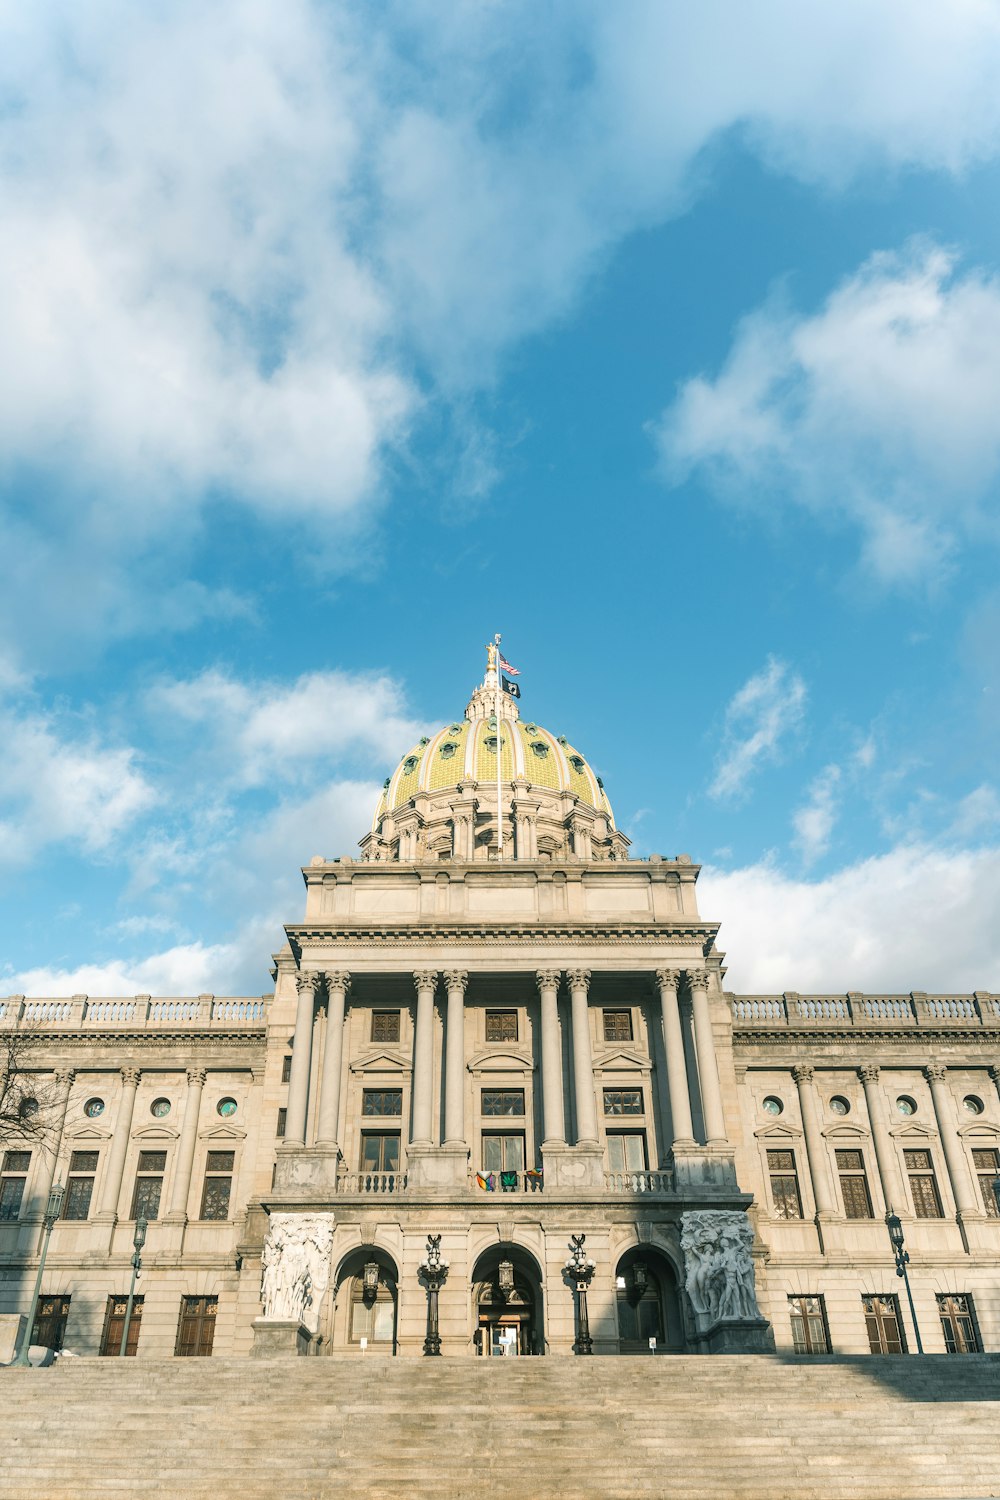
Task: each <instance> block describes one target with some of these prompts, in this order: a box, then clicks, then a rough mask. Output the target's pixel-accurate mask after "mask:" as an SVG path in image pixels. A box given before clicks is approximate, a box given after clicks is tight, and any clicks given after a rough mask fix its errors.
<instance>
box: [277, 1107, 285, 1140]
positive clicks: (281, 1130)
mask: <svg viewBox="0 0 1000 1500" xmlns="http://www.w3.org/2000/svg"><path fill="white" fill-rule="evenodd" d="M287 1121H288V1110H287V1109H279V1110H278V1124H277V1128H276V1129H275V1132H274V1133H275V1135H276V1136H277V1137H278V1140H279V1141H281V1140H284V1137H285V1125H286V1123H287Z"/></svg>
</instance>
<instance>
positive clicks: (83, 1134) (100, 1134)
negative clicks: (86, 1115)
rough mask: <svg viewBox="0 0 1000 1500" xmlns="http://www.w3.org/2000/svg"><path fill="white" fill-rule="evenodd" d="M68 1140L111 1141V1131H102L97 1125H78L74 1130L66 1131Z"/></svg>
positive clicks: (88, 1123)
mask: <svg viewBox="0 0 1000 1500" xmlns="http://www.w3.org/2000/svg"><path fill="white" fill-rule="evenodd" d="M66 1138H67V1140H70V1141H110V1139H111V1131H110V1130H101V1129H100V1128H99V1127H98V1126H97V1125H91V1124H90V1122H89V1121H88V1122H87V1124H86V1125H77V1126H76V1127H75V1128H74V1129H73V1130H67V1131H66Z"/></svg>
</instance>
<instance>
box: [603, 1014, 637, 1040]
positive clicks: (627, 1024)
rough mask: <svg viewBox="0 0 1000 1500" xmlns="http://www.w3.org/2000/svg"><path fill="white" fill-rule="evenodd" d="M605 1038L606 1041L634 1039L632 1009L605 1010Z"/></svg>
mask: <svg viewBox="0 0 1000 1500" xmlns="http://www.w3.org/2000/svg"><path fill="white" fill-rule="evenodd" d="M604 1040H605V1041H606V1042H630V1041H631V1040H632V1012H631V1011H630V1010H606V1011H605V1012H604Z"/></svg>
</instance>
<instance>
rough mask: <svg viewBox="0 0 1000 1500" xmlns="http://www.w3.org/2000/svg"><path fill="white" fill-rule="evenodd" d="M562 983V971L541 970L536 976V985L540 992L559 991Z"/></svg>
mask: <svg viewBox="0 0 1000 1500" xmlns="http://www.w3.org/2000/svg"><path fill="white" fill-rule="evenodd" d="M561 982H562V970H561V969H539V970H538V973H537V974H536V975H535V983H536V984H537V985H538V988H539V989H540V990H543V991H544V990H557V989H558V988H559V985H560V983H561Z"/></svg>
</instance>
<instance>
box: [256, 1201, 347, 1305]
mask: <svg viewBox="0 0 1000 1500" xmlns="http://www.w3.org/2000/svg"><path fill="white" fill-rule="evenodd" d="M332 1248H333V1215H332V1214H272V1215H271V1222H270V1227H269V1229H268V1234H267V1239H266V1240H265V1241H264V1250H263V1254H262V1255H261V1260H260V1270H261V1282H260V1300H261V1302H262V1303H263V1304H264V1317H265V1318H275V1319H282V1320H287V1321H291V1322H297V1323H304V1324H305V1325H306V1327H307V1328H309V1329H310V1330H311V1331H312V1332H313V1333H315V1332H316V1328H317V1326H318V1324H319V1305H320V1302H321V1301H322V1298H323V1293H324V1292H325V1291H326V1289H327V1287H328V1286H329V1284H330V1256H331V1251H332Z"/></svg>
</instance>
